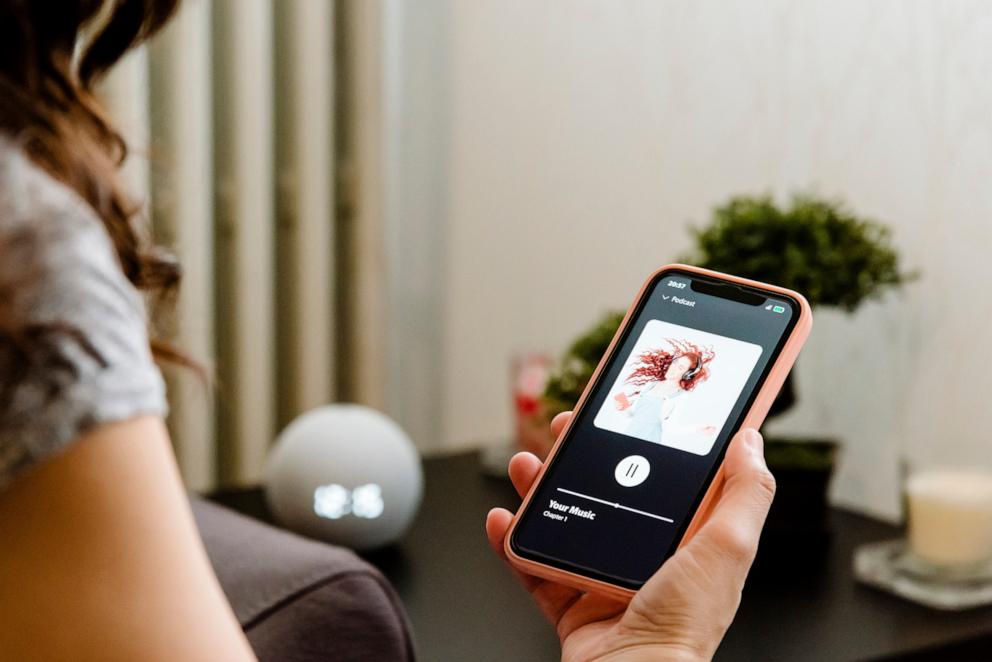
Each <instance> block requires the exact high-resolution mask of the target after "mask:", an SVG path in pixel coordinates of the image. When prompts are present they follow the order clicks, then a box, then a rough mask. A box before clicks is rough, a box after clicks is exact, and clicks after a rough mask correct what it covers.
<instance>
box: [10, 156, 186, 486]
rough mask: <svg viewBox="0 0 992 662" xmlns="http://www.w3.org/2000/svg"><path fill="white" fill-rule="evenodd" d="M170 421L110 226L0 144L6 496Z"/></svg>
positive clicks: (138, 304) (141, 314)
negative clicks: (21, 479) (142, 427)
mask: <svg viewBox="0 0 992 662" xmlns="http://www.w3.org/2000/svg"><path fill="white" fill-rule="evenodd" d="M165 411H166V405H165V389H164V384H163V381H162V377H161V374H160V373H159V371H158V369H157V368H156V366H155V364H154V362H153V361H152V357H151V350H150V349H149V345H148V331H147V315H146V313H145V307H144V302H143V300H142V297H141V295H140V294H139V293H138V292H137V290H136V289H135V288H134V287H133V286H132V285H131V283H130V282H129V281H128V280H127V278H126V277H125V276H124V273H123V272H122V271H121V268H120V265H119V263H118V260H117V257H116V253H115V252H114V248H113V244H112V243H111V240H110V236H109V235H108V233H107V231H106V229H105V227H104V226H103V224H102V223H101V222H100V220H99V219H98V218H97V216H96V215H95V213H94V211H93V210H92V208H91V207H89V205H87V204H86V203H85V202H84V201H83V200H82V199H81V198H79V197H78V196H77V195H76V194H75V193H74V192H73V191H72V190H70V189H69V188H68V187H66V186H64V185H62V184H60V183H58V182H57V181H55V180H54V179H52V178H51V177H49V176H48V175H47V174H46V173H44V172H43V171H42V170H41V169H39V168H38V167H36V166H35V165H34V164H33V163H32V162H31V161H30V160H29V159H28V158H27V157H26V156H25V155H24V154H23V153H22V152H21V151H20V150H19V149H18V148H16V147H15V146H14V145H13V143H11V142H10V140H9V139H6V138H2V137H0V488H2V487H3V486H4V485H6V484H7V483H9V482H10V481H11V480H12V479H13V478H14V477H15V476H16V475H17V474H19V473H20V472H22V471H23V470H25V469H27V468H28V467H30V466H32V465H35V464H37V463H39V462H42V461H44V460H45V459H46V458H48V457H50V456H52V455H53V454H55V453H58V452H60V451H62V450H63V449H65V448H66V447H67V446H69V445H70V444H71V443H72V442H73V441H75V440H76V439H78V438H79V437H80V436H81V435H82V434H84V433H85V432H87V431H88V430H89V429H91V428H93V427H94V426H96V425H99V424H101V423H108V422H112V421H121V420H125V419H128V418H132V417H135V416H137V415H140V414H158V415H164V414H165Z"/></svg>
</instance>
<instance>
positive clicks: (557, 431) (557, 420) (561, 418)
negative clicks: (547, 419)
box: [551, 411, 572, 439]
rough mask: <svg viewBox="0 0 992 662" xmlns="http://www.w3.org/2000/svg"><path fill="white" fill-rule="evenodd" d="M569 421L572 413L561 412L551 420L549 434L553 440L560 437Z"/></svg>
mask: <svg viewBox="0 0 992 662" xmlns="http://www.w3.org/2000/svg"><path fill="white" fill-rule="evenodd" d="M570 420H572V412H570V411H563V412H562V413H560V414H558V415H557V416H555V417H554V418H552V419H551V434H552V435H553V436H554V438H555V439H558V437H559V436H561V431H562V430H564V429H565V426H566V425H568V422H569V421H570Z"/></svg>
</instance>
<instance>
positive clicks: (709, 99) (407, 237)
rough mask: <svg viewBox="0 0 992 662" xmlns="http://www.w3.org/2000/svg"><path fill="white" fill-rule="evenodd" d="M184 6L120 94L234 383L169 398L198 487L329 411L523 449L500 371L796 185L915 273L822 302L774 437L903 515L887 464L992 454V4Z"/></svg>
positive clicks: (200, 344)
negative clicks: (716, 226) (830, 462)
mask: <svg viewBox="0 0 992 662" xmlns="http://www.w3.org/2000/svg"><path fill="white" fill-rule="evenodd" d="M185 5H186V6H185V8H184V9H183V11H182V14H181V16H180V17H179V20H177V21H176V22H174V23H173V24H172V25H171V26H170V27H169V30H168V31H167V33H166V34H164V35H163V36H162V38H160V39H159V40H157V41H156V43H154V44H153V45H152V47H151V48H150V49H148V50H147V51H143V52H139V53H137V54H135V55H133V56H132V57H131V60H130V61H129V62H128V63H127V64H126V66H124V67H122V68H121V69H120V70H119V71H118V72H117V73H116V74H115V77H114V78H113V79H112V80H110V81H108V84H107V86H106V87H107V90H106V93H107V97H108V99H109V100H110V102H111V104H112V106H113V107H114V109H115V113H116V114H117V115H118V117H120V119H121V121H122V122H123V124H124V125H125V126H126V128H127V131H128V133H129V135H130V136H131V138H132V141H133V143H134V145H135V148H134V151H133V155H132V159H131V163H130V164H129V177H130V178H131V179H132V182H133V185H134V187H135V189H136V190H137V191H138V193H139V194H140V195H142V197H143V199H145V200H147V201H148V204H149V208H150V210H151V213H152V217H153V219H154V224H155V229H156V233H157V234H158V235H159V236H160V238H162V239H164V240H165V241H166V242H167V243H170V244H172V245H174V246H175V247H176V248H177V250H178V253H179V255H180V258H181V259H182V261H183V263H184V265H185V267H186V282H185V286H184V290H183V294H182V296H181V298H180V302H179V306H178V311H177V314H176V317H177V318H178V320H173V322H176V321H178V326H176V327H173V328H178V329H180V330H179V331H176V332H175V333H176V334H177V335H176V339H177V340H178V341H179V342H180V344H181V345H183V346H184V347H186V348H187V349H188V350H190V351H192V352H193V353H194V354H195V355H197V356H200V357H205V358H206V359H208V360H214V361H215V362H216V366H217V374H218V380H219V385H220V388H219V391H218V396H217V398H216V399H215V400H214V399H212V398H211V397H209V393H208V392H207V391H206V390H205V389H203V388H202V386H200V385H199V384H197V383H195V380H188V379H185V378H177V379H178V380H179V381H178V383H177V382H174V394H173V399H174V409H175V411H174V413H173V425H174V431H175V432H176V434H175V435H174V436H175V438H176V443H177V446H178V448H179V451H180V457H181V459H182V465H183V469H184V472H185V475H186V477H187V479H188V480H189V481H190V483H191V484H192V485H193V486H195V487H198V488H206V487H211V486H214V485H217V484H218V483H219V482H220V483H239V482H240V483H250V482H252V481H255V480H257V479H258V476H259V471H260V468H261V466H262V463H263V458H264V453H265V450H266V447H267V445H268V443H269V442H270V441H271V439H272V438H273V436H274V434H275V431H276V430H277V429H278V427H279V425H280V424H281V423H284V422H285V421H287V420H289V418H291V417H292V416H293V415H294V414H296V413H298V412H299V411H302V410H303V409H305V408H307V407H309V406H312V405H314V404H316V403H320V402H325V401H328V400H336V399H347V400H355V401H359V402H364V403H368V404H370V405H373V406H376V407H378V408H381V409H382V410H384V411H385V412H387V413H388V414H390V415H391V416H393V417H394V418H396V419H397V420H398V421H399V422H400V423H401V424H402V425H403V426H404V427H405V428H406V429H407V430H408V431H409V432H410V434H411V435H412V436H413V438H414V440H415V442H416V444H417V446H418V448H419V449H420V450H421V451H422V452H423V453H425V454H436V453H445V452H450V451H454V450H457V449H464V448H469V447H478V446H483V445H487V444H499V443H505V441H506V440H508V439H509V438H510V437H511V435H512V432H513V422H512V421H513V409H512V406H511V401H510V391H511V386H510V383H509V382H510V363H511V359H512V358H513V357H514V356H515V355H517V354H519V353H520V352H534V351H537V352H547V353H552V354H554V353H558V352H561V351H562V350H564V349H565V347H566V346H567V345H568V343H569V342H570V341H571V340H572V339H573V338H574V337H575V336H576V335H577V334H579V333H581V332H582V331H583V330H584V329H585V328H587V327H588V326H589V325H590V324H592V323H594V322H595V320H596V319H598V317H599V316H600V315H601V314H602V313H604V312H606V311H609V310H617V309H623V308H624V307H625V306H626V305H627V304H628V303H629V300H630V298H631V297H632V295H633V293H634V292H635V291H636V290H637V287H638V286H639V284H640V282H641V281H642V280H643V278H644V277H645V276H646V275H647V274H648V273H649V272H651V271H652V270H653V269H654V268H655V267H657V266H658V265H660V264H663V263H666V262H668V261H671V260H673V259H675V258H676V257H679V256H680V255H682V254H684V253H685V252H686V251H687V250H688V249H691V248H692V236H691V235H690V233H689V231H688V228H689V226H690V225H695V226H702V225H704V224H705V223H706V222H707V221H708V219H709V215H710V211H711V209H712V208H713V207H714V206H715V205H718V204H721V203H722V202H724V201H726V200H727V199H728V198H729V197H730V196H734V195H741V194H745V195H760V194H771V195H773V196H775V198H776V199H777V200H779V201H784V200H786V199H787V196H788V195H789V194H791V193H793V192H795V191H805V192H810V191H812V192H814V193H816V194H817V195H821V196H823V197H826V198H829V199H835V198H840V199H842V200H844V201H846V203H847V204H848V205H849V206H850V207H851V208H852V209H853V210H855V211H856V212H857V213H858V214H862V215H865V216H867V217H869V218H874V219H877V220H879V221H882V222H883V223H885V224H887V225H888V226H890V227H891V228H892V230H893V235H892V239H893V243H894V245H895V247H896V248H897V249H898V251H899V253H900V254H901V257H902V263H903V264H904V265H905V266H906V268H907V269H910V270H918V271H919V273H920V276H921V277H920V278H919V279H917V280H915V281H913V282H911V283H909V284H908V285H907V286H906V287H903V288H901V289H899V290H898V292H893V293H892V294H889V295H887V296H884V297H883V298H882V299H881V300H880V301H877V302H876V301H873V302H870V303H868V304H866V305H864V306H862V307H861V308H859V309H858V310H857V312H856V314H847V313H844V312H837V311H835V310H833V309H831V308H828V307H824V308H822V309H820V310H818V311H817V313H818V315H817V329H816V331H815V333H814V335H813V337H812V339H811V341H810V344H809V346H808V349H807V350H806V352H805V353H804V356H803V360H802V361H800V363H799V367H798V369H797V370H798V373H797V374H798V387H799V392H800V393H801V394H802V397H800V399H799V403H798V405H797V406H796V407H795V408H794V410H793V411H792V412H790V413H789V414H788V415H787V416H785V417H782V418H781V419H780V420H778V421H776V422H775V423H774V424H773V426H772V429H773V431H779V432H786V433H790V434H792V433H795V434H813V435H817V436H830V437H836V438H838V439H842V440H843V443H844V446H843V453H842V454H841V456H840V465H839V468H838V472H837V474H836V478H835V480H834V483H833V488H832V489H833V492H832V494H833V498H834V500H835V501H836V502H838V503H842V504H845V505H848V506H853V507H855V508H857V509H860V510H864V511H867V512H871V513H874V514H877V515H881V516H884V517H888V518H894V517H897V516H898V514H899V496H898V495H899V489H898V472H899V469H898V467H899V463H900V460H901V458H903V457H905V456H907V455H908V456H913V455H914V454H915V455H919V454H926V453H929V452H931V451H932V449H933V448H934V447H938V448H940V449H941V451H942V452H954V453H958V454H960V455H962V456H969V455H975V454H983V453H985V452H987V449H988V446H989V442H988V434H989V433H988V432H987V429H988V428H989V427H990V426H989V423H992V413H990V410H989V409H988V407H987V406H986V405H985V403H986V400H987V394H988V393H989V392H990V391H992V374H990V373H989V371H987V370H983V369H980V367H981V366H987V365H989V359H990V356H989V346H988V344H987V343H983V342H982V341H981V337H982V336H983V334H984V331H983V326H984V324H985V323H986V322H987V321H988V320H990V319H992V303H990V301H992V299H990V298H989V297H985V296H974V294H975V293H976V292H978V290H976V287H977V286H979V285H981V284H982V282H983V281H984V279H983V276H982V274H983V268H984V266H985V255H986V250H987V247H988V246H989V245H990V239H992V236H990V235H992V224H990V223H989V222H988V216H989V214H990V213H992V188H990V187H989V186H987V185H986V180H987V175H988V167H989V164H990V158H992V157H990V155H992V119H990V118H992V86H990V85H989V84H988V83H987V81H988V80H989V78H990V74H992V54H990V51H989V50H988V49H987V48H984V45H985V44H986V43H988V40H989V38H990V37H992V7H989V5H988V4H987V3H983V2H965V1H958V2H952V3H943V2H935V1H933V0H919V1H916V2H909V1H906V2H904V1H895V2H872V3H863V2H857V1H853V0H852V1H851V2H844V1H841V2H837V1H831V2H816V1H813V0H803V1H800V2H794V1H789V2H773V1H766V2H761V3H753V2H724V1H720V2H716V1H714V2H676V1H668V2H648V1H645V2H637V1H630V2H621V3H606V2H579V3H572V2H546V3H531V2H524V1H522V0H521V1H519V2H517V1H513V0H511V1H504V0H500V1H498V2H497V1H495V0H493V1H491V2H490V1H485V0H484V1H479V2H455V1H453V0H422V1H420V2H416V3H410V2H402V1H400V0H383V1H381V2H359V1H357V0H356V1H353V2H349V1H347V0H346V1H343V2H337V3H334V2H331V1H330V0H326V1H325V0H313V1H310V2H306V1H297V2H291V1H288V0H284V1H273V0H236V1H235V0H215V1H214V2H209V1H207V0H189V1H188V2H187V3H185ZM187 382H188V383H187ZM214 421H216V424H215V423H214ZM235 439H236V440H237V441H235Z"/></svg>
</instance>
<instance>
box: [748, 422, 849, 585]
mask: <svg viewBox="0 0 992 662" xmlns="http://www.w3.org/2000/svg"><path fill="white" fill-rule="evenodd" d="M837 449H838V443H837V442H836V441H834V440H831V439H810V438H782V437H779V438H775V437H771V438H768V439H766V440H765V458H766V461H767V463H768V468H769V469H770V470H771V472H772V474H773V475H774V476H775V481H776V484H777V486H778V489H777V491H776V493H775V500H774V501H773V502H772V506H771V509H770V510H769V511H768V520H767V521H766V523H765V529H764V533H763V534H762V538H761V551H760V552H759V565H765V564H767V563H772V564H774V566H775V567H776V568H778V569H781V568H782V567H783V564H786V565H797V564H801V565H803V566H805V567H808V561H809V559H810V558H811V557H817V556H822V555H823V553H824V552H825V551H826V549H827V546H828V545H829V543H830V526H829V518H828V515H829V508H830V505H829V503H828V501H827V492H828V490H829V487H830V479H831V478H832V477H833V472H834V465H835V461H836V457H837Z"/></svg>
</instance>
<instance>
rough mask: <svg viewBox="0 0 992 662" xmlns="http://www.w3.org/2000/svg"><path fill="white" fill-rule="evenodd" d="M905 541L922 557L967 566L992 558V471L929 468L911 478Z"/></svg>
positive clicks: (909, 481)
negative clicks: (929, 469) (907, 534)
mask: <svg viewBox="0 0 992 662" xmlns="http://www.w3.org/2000/svg"><path fill="white" fill-rule="evenodd" d="M906 492H907V495H908V498H909V544H910V548H911V549H912V550H913V552H915V553H916V555H917V556H919V557H920V558H922V559H923V560H925V561H928V562H930V563H933V564H935V565H941V566H951V565H953V566H965V565H974V564H978V563H982V562H984V561H989V560H992V474H989V473H981V472H975V471H953V470H931V471H921V472H918V473H915V474H913V475H912V476H910V478H909V480H908V481H907V483H906Z"/></svg>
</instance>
